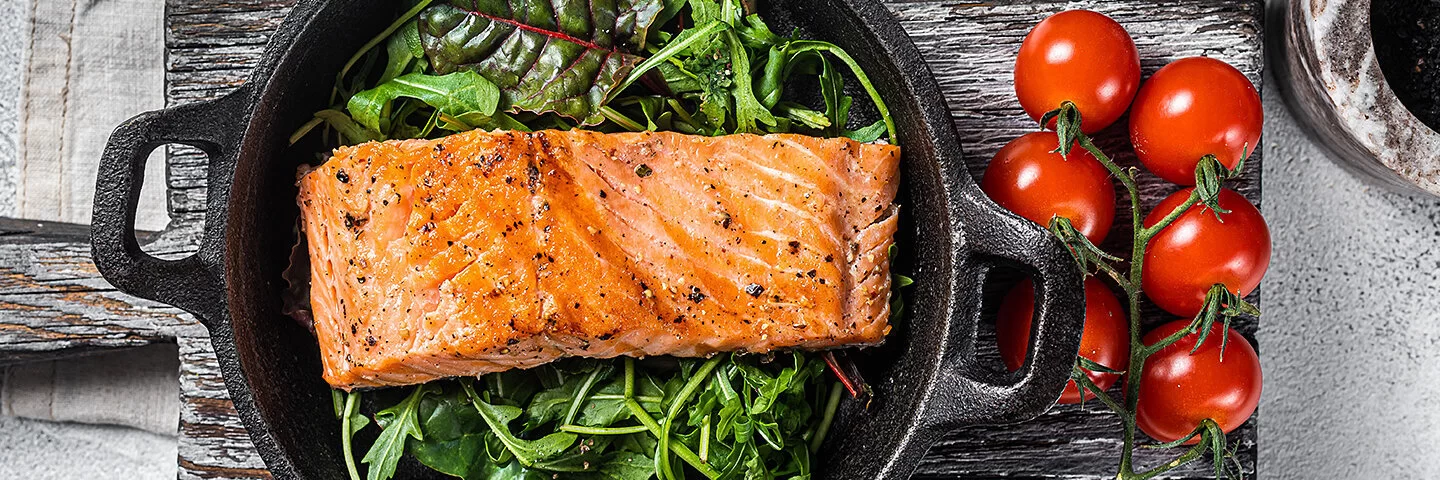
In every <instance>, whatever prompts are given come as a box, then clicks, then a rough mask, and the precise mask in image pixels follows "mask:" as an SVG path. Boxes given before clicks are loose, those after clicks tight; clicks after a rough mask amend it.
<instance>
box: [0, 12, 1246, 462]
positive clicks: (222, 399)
mask: <svg viewBox="0 0 1440 480" xmlns="http://www.w3.org/2000/svg"><path fill="white" fill-rule="evenodd" d="M290 1H291V0H196V1H188V2H187V1H182V0H167V10H168V14H167V18H166V23H165V26H166V47H167V52H168V56H167V60H166V62H167V63H166V65H167V74H166V97H167V103H168V104H170V105H177V104H183V103H189V102H193V101H199V100H204V99H210V98H215V97H218V96H220V95H223V94H224V93H227V92H229V91H230V90H232V89H233V88H235V87H236V86H238V85H240V84H241V83H242V82H243V81H244V80H245V78H246V75H247V74H248V72H249V69H250V68H251V67H252V66H253V65H254V63H255V62H256V61H257V60H258V59H259V56H260V52H261V51H262V50H263V48H264V42H265V41H267V40H268V38H269V35H270V32H271V31H273V29H274V28H275V26H277V25H278V24H279V22H280V20H281V19H282V18H283V16H284V14H285V13H287V12H288V4H289V3H290ZM889 6H890V8H891V9H892V10H893V11H894V12H895V13H896V14H897V16H898V17H900V19H901V21H902V23H903V24H904V26H905V28H906V29H907V30H908V31H909V32H911V35H912V37H913V38H914V40H915V42H916V44H917V45H918V46H919V47H920V50H921V52H922V54H923V55H924V57H925V60H926V61H927V62H928V63H929V64H930V66H931V68H932V70H933V71H934V72H935V73H936V75H937V78H938V80H939V81H940V83H941V86H942V90H943V92H944V95H945V100H946V101H947V102H948V104H949V105H950V107H951V109H952V112H953V115H952V118H953V119H954V121H955V124H956V127H957V129H958V130H959V131H960V134H961V139H962V141H963V142H964V147H965V150H966V153H967V156H968V158H967V160H968V162H969V165H970V170H971V172H972V174H975V175H976V176H978V175H979V173H980V172H982V171H983V168H984V163H985V162H986V161H987V160H988V159H989V158H990V156H991V155H993V154H994V152H995V151H996V150H998V149H999V148H1000V146H1002V145H1003V144H1004V143H1005V142H1006V141H1008V140H1009V139H1011V138H1014V137H1016V136H1019V135H1020V134H1023V133H1025V132H1028V131H1031V130H1032V129H1033V127H1032V126H1031V124H1030V122H1029V121H1028V120H1027V119H1026V117H1025V116H1024V115H1023V114H1021V113H1020V110H1019V107H1018V104H1017V103H1016V102H1015V100H1014V99H1013V92H1012V90H1011V88H1012V87H1011V85H1010V75H1009V68H1010V66H1011V62H1013V55H1014V52H1015V51H1016V50H1017V49H1018V47H1019V42H1020V39H1021V38H1023V36H1024V34H1025V32H1026V31H1027V30H1028V28H1029V26H1030V25H1033V24H1034V23H1035V22H1037V21H1039V20H1040V19H1041V18H1043V17H1044V16H1045V15H1047V14H1049V13H1052V12H1054V11H1058V10H1060V9H1063V8H1077V7H1083V8H1092V9H1095V10H1099V11H1102V12H1105V13H1107V14H1109V15H1111V16H1112V17H1114V18H1116V19H1117V20H1119V21H1120V22H1121V23H1122V24H1124V25H1125V26H1126V27H1127V28H1128V29H1129V30H1130V31H1131V33H1132V34H1133V36H1134V37H1136V43H1137V45H1138V46H1139V47H1140V49H1141V52H1142V64H1143V67H1144V69H1145V72H1146V73H1149V72H1153V71H1154V70H1155V69H1157V68H1158V67H1159V66H1161V65H1163V64H1164V63H1165V62H1166V61H1168V60H1171V59H1174V58H1178V57H1180V56H1188V55H1199V54H1208V55H1211V56H1215V57H1218V58H1221V59H1224V60H1226V61H1229V62H1231V63H1232V64H1235V65H1236V66H1237V67H1238V68H1240V70H1241V71H1243V72H1245V73H1246V74H1247V75H1248V76H1250V78H1251V79H1252V80H1253V81H1255V82H1256V83H1257V84H1259V80H1260V75H1261V67H1262V55H1261V45H1260V34H1259V32H1260V29H1261V21H1260V15H1261V6H1260V2H1257V1H1249V0H1185V1H1182V2H1175V3H1171V4H1165V5H1159V4H1153V3H1151V2H1146V1H1142V0H1123V1H1111V2H1106V1H1101V0H1089V1H1077V2H1049V1H1044V2H1039V1H1037V2H1025V1H1021V0H1013V1H1002V2H993V3H984V4H979V3H968V2H966V1H964V0H942V1H892V2H889ZM1099 141H1100V144H1101V146H1102V148H1104V149H1105V150H1106V151H1107V152H1110V153H1112V154H1114V155H1115V156H1116V157H1117V160H1119V161H1120V162H1122V163H1126V164H1133V163H1134V156H1133V155H1132V154H1129V153H1128V152H1129V148H1128V145H1127V144H1126V140H1125V138H1124V135H1123V127H1115V128H1112V129H1110V130H1109V131H1107V132H1104V133H1103V134H1102V135H1101V136H1100V139H1099ZM1259 172H1260V168H1259V157H1258V156H1257V157H1256V158H1255V160H1254V161H1253V162H1252V163H1251V167H1249V168H1248V170H1247V174H1246V177H1245V179H1244V180H1243V181H1242V182H1241V184H1240V186H1239V190H1240V191H1241V192H1242V193H1244V194H1245V195H1246V196H1247V197H1249V198H1250V199H1251V200H1252V201H1255V202H1256V203H1257V204H1258V203H1259V200H1260V180H1259ZM1142 186H1143V190H1144V192H1143V193H1142V199H1143V200H1144V201H1145V203H1146V205H1153V204H1154V203H1155V202H1157V201H1158V199H1159V198H1160V197H1161V196H1163V195H1164V194H1167V193H1169V192H1170V191H1172V190H1173V189H1174V187H1172V186H1168V185H1165V184H1164V183H1163V182H1159V181H1157V180H1154V179H1146V180H1144V181H1142ZM168 187H169V200H170V210H171V212H172V218H173V219H174V222H173V224H172V228H170V229H167V231H166V232H164V233H162V234H160V235H158V236H156V237H155V239H156V243H155V244H153V245H151V246H150V247H147V250H148V251H152V252H163V253H164V254H166V255H168V256H175V255H183V254H184V253H186V252H188V251H191V250H193V248H194V239H195V238H196V233H197V232H198V227H199V222H200V220H201V218H200V215H201V213H202V212H203V211H204V210H205V194H206V160H205V158H204V156H203V155H201V154H199V152H197V151H194V150H193V149H188V148H184V147H174V148H172V149H171V150H170V161H169V166H168ZM1121 205H1122V208H1123V205H1124V203H1121ZM1119 213H1120V214H1121V215H1126V214H1128V212H1123V211H1122V212H1119ZM1122 223H1123V222H1122ZM11 227H14V228H11ZM1128 233H1129V232H1126V231H1116V232H1114V233H1112V235H1111V236H1110V238H1111V239H1113V240H1112V242H1110V244H1107V247H1109V248H1112V249H1114V248H1115V247H1119V246H1121V243H1122V242H1121V241H1120V239H1123V238H1125V237H1127V236H1128ZM1253 300H1256V299H1255V298H1252V301H1253ZM12 304H13V305H14V306H13V307H12V306H11V305H12ZM0 307H3V308H4V310H3V311H0V363H4V362H7V361H17V360H23V359H26V358H35V357H34V355H45V354H53V353H54V352H59V351H84V349H94V348H113V347H125V346H134V345H143V344H145V343H150V342H156V341H171V340H170V339H174V341H176V342H177V343H179V344H180V351H181V356H182V359H183V360H184V366H183V368H182V377H181V382H182V401H183V402H184V406H183V410H182V412H183V413H182V420H181V446H180V452H179V464H180V477H181V478H267V477H268V473H266V472H265V471H264V468H263V464H262V463H261V462H260V460H259V458H258V456H257V455H256V454H255V451H254V448H253V446H252V445H251V444H250V442H249V438H248V436H246V435H245V434H244V429H243V427H242V426H241V425H240V423H239V420H238V417H237V416H236V414H235V412H234V409H233V406H232V405H231V404H230V403H229V397H228V395H227V394H226V392H225V390H224V386H223V382H222V381H221V379H220V376H219V374H218V367H217V366H216V364H215V360H214V355H213V353H212V352H211V351H210V350H209V344H208V339H207V337H206V336H205V332H204V331H203V329H201V328H199V327H198V326H196V325H195V324H194V323H193V319H190V318H189V316H188V315H185V314H183V313H181V312H179V311H177V310H175V309H173V308H170V307H166V306H162V305H157V304H154V303H147V302H144V301H141V300H138V299H134V298H132V297H128V296H125V295H123V294H121V293H119V292H116V291H114V290H113V288H112V287H109V286H108V285H107V284H105V283H104V281H103V280H101V279H100V278H99V276H98V274H97V273H96V272H95V270H94V266H93V265H91V264H90V263H89V246H88V241H87V240H86V239H85V234H84V233H83V227H80V228H79V229H78V230H77V229H75V228H70V227H55V228H52V229H41V228H32V227H22V226H9V227H7V226H6V225H3V224H0ZM1145 317H1146V318H1147V321H1149V322H1152V323H1153V322H1156V321H1161V320H1164V319H1166V318H1167V317H1166V316H1165V315H1163V314H1161V313H1160V312H1158V311H1156V310H1154V309H1153V308H1148V309H1147V310H1146V312H1145ZM1239 327H1240V329H1241V331H1243V332H1245V333H1247V334H1253V332H1254V328H1255V325H1254V323H1253V322H1243V323H1242V324H1241V325H1240V326H1239ZM27 349H28V350H27ZM990 354H992V355H993V351H992V352H990ZM1096 407H1097V406H1096V405H1092V406H1090V407H1089V408H1084V409H1082V408H1080V407H1078V406H1066V407H1059V408H1056V409H1054V410H1052V411H1051V412H1049V413H1047V414H1045V415H1042V416H1041V417H1040V418H1038V419H1036V420H1034V421H1032V422H1028V423H1025V424H1021V425H1014V426H1004V427H975V428H969V429H965V430H962V431H960V432H956V433H955V434H953V435H950V436H949V437H947V438H946V439H945V441H944V442H942V443H941V444H940V445H937V446H936V447H935V448H934V449H933V450H932V451H931V453H930V454H929V455H928V456H927V457H926V459H925V460H924V461H923V462H922V463H921V465H920V469H919V471H918V472H917V477H918V478H991V477H999V476H1004V477H1019V478H1094V477H1108V476H1112V475H1113V471H1114V468H1115V467H1114V464H1115V462H1116V459H1117V458H1118V448H1119V442H1118V439H1119V428H1118V423H1117V422H1116V420H1115V418H1114V417H1113V416H1111V415H1109V414H1106V413H1104V412H1101V411H1099V410H1097V408H1096ZM1232 439H1240V440H1241V443H1240V445H1239V449H1238V453H1239V455H1238V461H1239V463H1240V465H1241V467H1242V469H1243V470H1244V471H1246V472H1247V476H1253V472H1254V465H1255V460H1254V459H1255V427H1254V422H1253V421H1252V422H1251V423H1249V424H1247V425H1246V426H1245V427H1242V429H1241V430H1240V432H1239V433H1237V434H1235V435H1233V436H1232ZM1155 458H1159V457H1158V456H1156V455H1155V454H1154V453H1146V454H1144V455H1142V456H1141V459H1142V462H1143V461H1144V460H1146V459H1155ZM1207 477H1208V476H1207V475H1206V472H1205V471H1204V467H1203V465H1199V464H1197V465H1195V466H1192V468H1187V469H1184V470H1181V471H1178V472H1177V474H1176V476H1174V478H1207Z"/></svg>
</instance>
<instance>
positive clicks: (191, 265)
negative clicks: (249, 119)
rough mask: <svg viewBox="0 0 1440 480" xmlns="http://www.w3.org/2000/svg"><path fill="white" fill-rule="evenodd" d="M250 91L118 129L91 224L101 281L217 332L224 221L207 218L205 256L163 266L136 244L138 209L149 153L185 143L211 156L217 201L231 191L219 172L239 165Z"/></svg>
mask: <svg viewBox="0 0 1440 480" xmlns="http://www.w3.org/2000/svg"><path fill="white" fill-rule="evenodd" d="M247 91H248V89H247V88H244V87H242V88H241V89H239V90H236V91H235V92H232V93H231V94H229V95H227V96H225V97H222V98H219V99H216V100H211V101H207V102H199V103H192V104H187V105H181V106H177V107H172V108H167V109H164V110H156V111H152V112H146V113H142V114H140V115H136V116H135V117H134V118H131V119H129V120H126V121H125V123H122V124H120V126H119V127H116V128H115V131H114V133H111V134H110V140H109V142H107V144H106V146H105V153H104V155H103V156H102V157H101V159H100V175H99V179H98V180H97V181H96V184H95V211H94V215H93V217H92V220H91V230H90V244H91V256H92V257H93V259H94V261H95V266H96V268H97V269H99V270H100V273H101V275H103V276H104V277H105V279H106V280H108V281H109V282H110V283H111V284H113V285H115V286H116V287H117V288H119V289H120V290H122V291H124V292H126V293H129V294H131V295H135V296H138V297H142V298H147V299H150V300H155V301H158V302H164V303H168V304H171V305H174V306H176V307H180V308H181V309H184V310H186V311H189V312H191V313H194V314H196V315H197V316H198V317H200V319H201V321H202V322H203V323H205V324H206V326H207V327H208V326H210V322H211V321H212V320H213V319H216V318H219V316H218V314H219V313H220V312H221V309H223V308H224V301H225V286H224V278H223V276H222V274H221V273H220V272H219V271H218V270H217V268H218V265H220V259H219V257H220V256H221V255H222V254H223V244H221V243H223V242H220V239H219V237H218V235H216V234H215V233H214V232H215V231H218V230H216V227H218V226H220V225H219V224H220V223H223V222H224V219H223V218H221V217H223V215H217V214H216V212H214V211H213V209H211V211H209V212H207V214H206V219H205V228H204V231H205V233H204V237H205V238H204V239H203V240H202V242H201V248H200V251H199V252H197V253H194V254H191V255H190V256H187V257H185V258H181V259H178V260H164V259H160V258H156V257H154V256H152V255H150V254H148V253H145V252H144V251H143V250H141V249H140V244H139V242H137V241H136V240H135V209H136V205H137V204H138V203H139V200H140V188H141V184H142V183H143V179H144V175H145V162H146V159H147V158H148V157H149V155H150V152H151V151H154V150H155V149H156V148H158V147H160V146H161V145H165V144H168V143H178V144H184V145H190V146H193V147H196V148H199V149H200V150H202V151H204V152H205V154H206V155H207V156H208V157H209V159H210V174H209V177H210V181H209V186H210V192H209V195H210V197H211V199H210V201H211V202H212V203H213V202H214V198H215V196H216V195H223V194H224V193H223V192H224V191H226V190H228V185H224V184H223V183H226V181H228V180H227V179H228V175H223V174H218V172H216V171H215V166H216V165H219V164H224V163H228V162H229V159H231V158H232V157H234V155H235V154H236V150H237V148H238V146H239V139H240V138H241V136H242V133H243V130H242V129H243V128H244V125H245V124H244V121H245V117H246V115H245V114H244V110H243V109H242V108H240V107H241V105H242V103H243V102H244V101H245V99H246V97H247V95H246V94H245V92H247Z"/></svg>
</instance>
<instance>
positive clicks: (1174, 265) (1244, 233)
mask: <svg viewBox="0 0 1440 480" xmlns="http://www.w3.org/2000/svg"><path fill="white" fill-rule="evenodd" d="M1191 190H1194V189H1193V188H1187V189H1184V190H1181V191H1178V192H1175V193H1174V194H1171V195H1170V196H1169V197H1165V199H1164V200H1161V201H1160V205H1158V206H1156V207H1155V209H1154V210H1151V211H1150V214H1149V215H1146V216H1145V226H1146V227H1149V226H1151V225H1154V224H1156V223H1158V222H1159V221H1160V219H1161V218H1164V217H1165V215H1167V214H1169V213H1170V212H1171V211H1172V210H1174V209H1175V208H1176V207H1179V206H1180V205H1181V204H1184V203H1185V199H1187V198H1189V196H1190V191H1191ZM1220 207H1221V208H1224V209H1226V210H1229V211H1230V213H1224V214H1221V215H1220V218H1221V219H1223V220H1224V221H1223V223H1222V222H1221V220H1216V219H1215V212H1212V211H1210V209H1209V208H1205V206H1204V205H1200V204H1196V205H1195V206H1193V207H1190V210H1188V211H1186V212H1185V213H1183V214H1181V215H1180V217H1179V218H1177V219H1175V223H1172V224H1170V226H1168V227H1165V229H1164V230H1161V231H1160V233H1158V234H1156V235H1155V236H1154V237H1151V238H1150V243H1149V245H1148V246H1147V247H1146V251H1145V265H1144V266H1143V271H1142V272H1141V274H1142V275H1143V277H1144V278H1143V280H1142V281H1141V285H1142V287H1143V288H1144V290H1145V295H1146V296H1149V297H1150V300H1151V301H1153V302H1155V304H1156V305H1158V306H1160V308H1163V309H1165V311H1167V312H1170V313H1173V314H1176V315H1179V316H1182V317H1194V316H1195V314H1196V313H1199V312H1200V308H1201V306H1202V305H1203V304H1204V303H1205V294H1206V293H1208V292H1209V291H1210V287H1211V286H1212V285H1215V284H1217V283H1224V284H1225V287H1226V288H1228V289H1230V291H1231V292H1234V293H1236V294H1239V295H1241V296H1244V295H1249V294H1250V292H1252V291H1254V290H1255V287H1256V286H1258V285H1260V278H1261V277H1263V276H1265V269H1266V268H1269V267H1270V229H1269V228H1268V227H1266V226H1265V219H1264V218H1262V217H1261V216H1260V211H1259V210H1256V209H1255V206H1254V205H1251V204H1250V202H1249V201H1248V200H1245V197H1243V196H1241V195H1240V194H1239V193H1235V191H1233V190H1229V189H1221V190H1220Z"/></svg>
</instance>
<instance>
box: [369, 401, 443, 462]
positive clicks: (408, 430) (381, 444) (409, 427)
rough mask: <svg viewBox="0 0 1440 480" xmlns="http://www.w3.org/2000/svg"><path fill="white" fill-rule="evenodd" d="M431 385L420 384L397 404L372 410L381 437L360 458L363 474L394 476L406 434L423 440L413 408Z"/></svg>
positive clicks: (418, 405)
mask: <svg viewBox="0 0 1440 480" xmlns="http://www.w3.org/2000/svg"><path fill="white" fill-rule="evenodd" d="M434 389H435V387H434V386H432V385H420V386H418V387H415V390H413V391H411V392H410V395H409V396H407V397H405V400H402V401H401V402H400V403H399V404H396V405H395V406H392V407H390V408H387V409H384V410H381V411H379V412H378V413H376V414H375V422H376V423H379V424H380V427H381V428H382V429H383V430H381V431H380V437H379V438H376V439H375V443H374V444H373V445H371V446H370V451H369V452H367V453H366V454H365V458H363V459H361V460H360V462H361V463H364V464H366V465H368V468H366V478H368V479H369V480H385V479H388V478H390V477H393V476H395V465H396V464H397V463H399V462H400V456H401V455H403V454H404V453H405V440H406V438H414V439H416V440H422V439H423V438H424V437H423V435H422V434H421V433H420V422H419V421H418V420H417V414H416V412H417V411H418V410H419V407H420V399H421V398H423V397H424V396H425V395H428V394H430V393H432V392H433V391H434Z"/></svg>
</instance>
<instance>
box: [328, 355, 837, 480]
mask: <svg viewBox="0 0 1440 480" xmlns="http://www.w3.org/2000/svg"><path fill="white" fill-rule="evenodd" d="M617 364H620V365H621V366H620V368H617V367H616V366H617ZM824 376H825V364H824V362H822V361H821V360H819V358H818V357H817V356H813V355H807V354H802V353H799V352H793V353H790V354H789V355H788V356H776V357H766V356H760V355H744V354H727V355H717V356H715V357H713V358H710V359H672V358H657V359H649V360H639V361H637V360H634V359H630V358H625V359H623V360H592V359H578V358H577V359H568V360H563V361H559V362H555V363H551V364H547V365H543V366H540V367H537V368H535V369H532V370H527V371H508V372H503V373H494V374H490V375H486V376H484V377H481V378H479V379H468V378H467V379H458V380H445V381H438V382H431V383H428V384H425V385H421V386H417V387H414V388H413V389H411V390H410V393H409V395H408V396H406V397H405V398H404V399H403V400H401V401H400V402H399V403H396V404H395V405H393V406H391V407H389V408H386V409H384V410H381V411H380V412H379V413H377V414H375V418H376V421H377V423H379V424H380V426H381V428H382V430H381V432H380V436H379V438H378V439H377V440H376V441H375V443H374V444H372V445H371V447H370V449H369V451H368V452H367V453H366V454H365V456H364V460H363V462H364V463H365V464H366V465H367V466H368V468H367V472H368V477H367V478H369V479H372V480H375V479H384V478H390V477H391V476H392V475H393V474H394V472H395V466H396V464H397V462H398V461H399V458H400V456H401V455H403V454H404V453H407V452H408V453H410V454H412V455H414V456H415V458H416V459H417V460H419V461H420V463H422V464H424V465H426V466H428V467H430V468H433V469H435V470H437V471H439V472H442V473H446V474H449V475H454V476H456V477H460V478H464V479H467V480H471V479H501V478H506V479H508V478H535V479H541V478H544V479H549V478H552V476H553V475H555V474H557V473H562V474H563V475H562V478H594V479H642V478H650V477H651V476H658V477H659V478H662V479H672V478H685V476H684V473H682V472H681V469H682V468H683V469H689V470H690V471H694V472H698V473H700V474H701V475H703V476H705V477H709V478H808V475H809V472H810V470H811V465H810V455H811V454H812V453H814V451H815V450H816V449H817V448H819V446H820V440H821V439H823V438H824V435H825V432H826V431H827V430H828V429H829V426H830V422H831V420H832V419H833V418H834V415H835V410H836V407H837V405H838V404H839V401H840V398H841V393H842V392H843V389H842V388H841V386H840V384H839V383H838V382H834V381H826V380H825V378H824ZM336 395H337V397H336V398H337V399H339V398H342V397H343V402H344V403H345V404H346V405H347V406H349V405H355V404H357V403H358V399H359V398H360V396H361V395H362V394H361V393H358V392H351V393H337V394H336ZM377 395H378V394H377ZM347 408H348V407H347ZM342 415H343V413H342ZM345 418H347V417H343V416H342V422H344V421H345ZM358 418H364V417H363V416H359V417H358ZM355 421H356V420H353V419H352V420H351V422H352V423H351V425H354V423H353V422H355ZM361 422H362V423H363V421H361ZM352 428H353V427H352ZM345 437H346V438H347V439H348V437H349V435H346V436H345ZM348 453H353V452H347V454H348ZM657 472H658V473H657ZM352 476H353V477H357V478H358V475H355V474H353V473H352Z"/></svg>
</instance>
